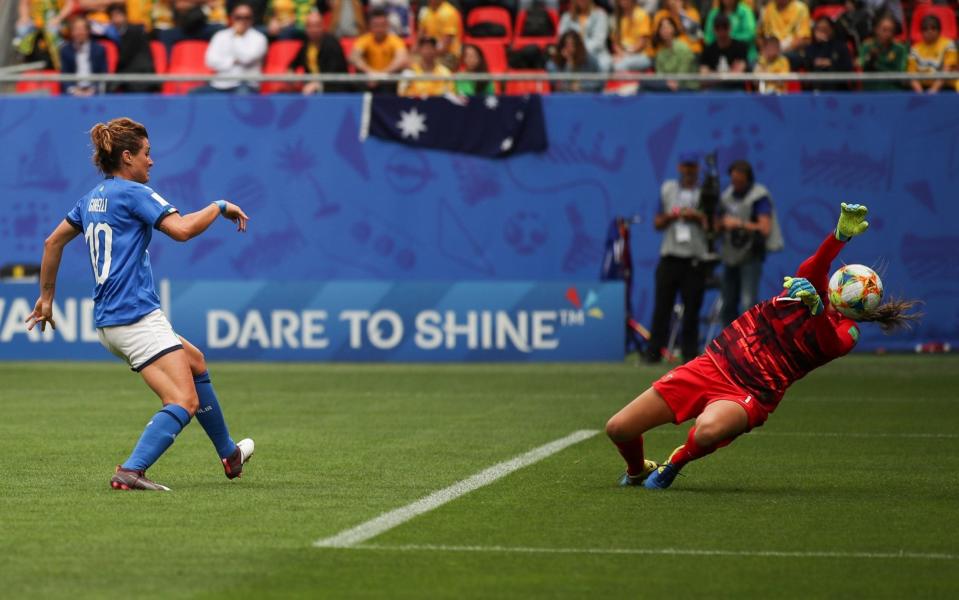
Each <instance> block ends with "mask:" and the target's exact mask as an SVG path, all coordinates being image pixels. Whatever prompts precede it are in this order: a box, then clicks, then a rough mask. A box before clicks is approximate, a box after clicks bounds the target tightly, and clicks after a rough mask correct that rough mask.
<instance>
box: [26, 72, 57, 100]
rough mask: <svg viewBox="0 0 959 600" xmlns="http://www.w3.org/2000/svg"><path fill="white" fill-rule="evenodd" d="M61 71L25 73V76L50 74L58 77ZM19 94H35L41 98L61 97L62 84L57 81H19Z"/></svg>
mask: <svg viewBox="0 0 959 600" xmlns="http://www.w3.org/2000/svg"><path fill="white" fill-rule="evenodd" d="M59 73H60V71H24V72H23V74H24V75H38V74H43V75H46V74H50V75H58V74H59ZM16 92H17V93H18V94H34V95H41V96H59V95H60V84H59V83H58V82H56V81H18V82H17V86H16Z"/></svg>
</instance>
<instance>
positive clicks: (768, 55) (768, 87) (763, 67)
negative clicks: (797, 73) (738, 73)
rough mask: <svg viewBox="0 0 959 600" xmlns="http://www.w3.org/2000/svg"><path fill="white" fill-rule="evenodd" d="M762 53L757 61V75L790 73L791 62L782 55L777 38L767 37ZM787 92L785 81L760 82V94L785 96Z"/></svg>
mask: <svg viewBox="0 0 959 600" xmlns="http://www.w3.org/2000/svg"><path fill="white" fill-rule="evenodd" d="M761 47H762V51H761V52H760V53H759V60H757V61H756V68H755V69H753V71H754V72H755V73H772V74H780V73H789V60H787V59H786V57H785V56H783V55H782V50H781V46H780V44H779V40H778V39H777V38H776V37H775V36H767V37H765V38H763V39H762V46H761ZM785 92H786V82H785V81H760V82H759V93H760V94H784V93H785Z"/></svg>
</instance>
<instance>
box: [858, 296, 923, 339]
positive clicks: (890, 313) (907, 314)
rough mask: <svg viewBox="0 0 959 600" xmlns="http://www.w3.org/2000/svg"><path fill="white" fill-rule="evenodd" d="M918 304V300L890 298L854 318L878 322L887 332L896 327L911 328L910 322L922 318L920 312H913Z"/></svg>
mask: <svg viewBox="0 0 959 600" xmlns="http://www.w3.org/2000/svg"><path fill="white" fill-rule="evenodd" d="M919 304H920V302H919V301H918V300H903V299H902V298H890V299H888V300H886V301H885V302H883V303H882V304H880V305H879V306H877V307H876V308H875V309H874V310H871V311H869V312H868V313H866V314H865V315H863V316H862V317H860V318H859V319H856V320H857V321H867V322H871V323H878V324H879V327H880V328H881V329H882V330H883V331H884V332H887V333H888V332H890V331H895V330H897V329H911V328H912V324H913V323H915V322H916V321H918V320H919V319H920V318H922V313H920V312H913V309H914V308H916V306H918V305H919Z"/></svg>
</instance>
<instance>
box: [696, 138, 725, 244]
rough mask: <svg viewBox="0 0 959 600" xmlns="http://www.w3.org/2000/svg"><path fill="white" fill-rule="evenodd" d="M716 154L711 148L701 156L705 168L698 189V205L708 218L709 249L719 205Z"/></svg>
mask: <svg viewBox="0 0 959 600" xmlns="http://www.w3.org/2000/svg"><path fill="white" fill-rule="evenodd" d="M718 154H719V151H718V150H713V151H712V152H710V153H709V154H707V155H706V156H705V157H703V163H705V165H706V168H705V169H704V171H703V185H702V189H700V191H699V206H700V208H701V209H702V211H703V212H704V213H705V214H706V218H707V219H709V231H708V233H707V237H708V239H709V246H710V250H712V245H713V241H714V240H715V237H716V234H715V227H714V225H715V223H714V220H715V218H716V209H717V208H718V207H719V194H720V188H719V157H718Z"/></svg>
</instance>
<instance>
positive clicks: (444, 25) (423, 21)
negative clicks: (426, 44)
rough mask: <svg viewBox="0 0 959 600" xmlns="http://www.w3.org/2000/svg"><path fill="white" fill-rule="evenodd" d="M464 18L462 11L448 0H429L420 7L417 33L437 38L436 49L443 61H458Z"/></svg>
mask: <svg viewBox="0 0 959 600" xmlns="http://www.w3.org/2000/svg"><path fill="white" fill-rule="evenodd" d="M462 27H463V20H462V18H461V17H460V13H459V11H458V10H456V9H455V8H454V7H453V5H452V4H450V3H449V2H447V1H446V0H429V2H428V3H427V4H426V6H424V7H423V8H421V9H420V14H419V17H418V18H417V20H416V33H417V34H418V35H420V36H427V37H431V38H434V39H435V40H436V50H437V52H438V53H439V56H440V60H441V61H442V62H454V63H455V62H456V61H455V60H452V61H451V60H450V59H451V57H455V59H456V60H458V59H459V55H460V46H461V45H462V42H463V30H462Z"/></svg>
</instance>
